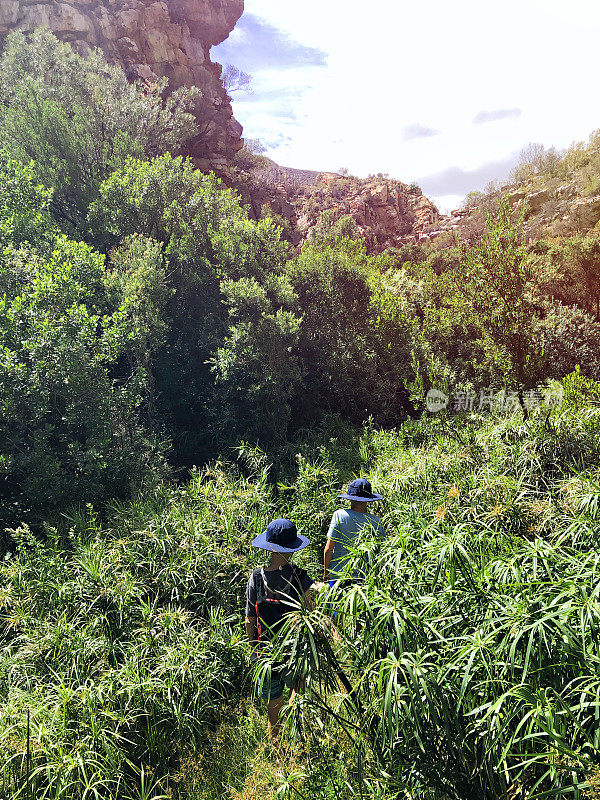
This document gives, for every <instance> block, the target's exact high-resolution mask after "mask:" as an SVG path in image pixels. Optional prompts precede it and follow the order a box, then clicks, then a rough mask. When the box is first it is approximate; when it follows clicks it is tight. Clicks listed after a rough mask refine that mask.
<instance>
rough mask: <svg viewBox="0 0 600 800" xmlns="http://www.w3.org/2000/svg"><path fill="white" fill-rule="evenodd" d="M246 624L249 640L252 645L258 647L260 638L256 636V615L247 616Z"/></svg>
mask: <svg viewBox="0 0 600 800" xmlns="http://www.w3.org/2000/svg"><path fill="white" fill-rule="evenodd" d="M245 624H246V636H247V637H248V641H249V642H250V644H251V645H252V647H256V646H257V645H258V639H257V638H256V632H257V628H256V617H246V620H245Z"/></svg>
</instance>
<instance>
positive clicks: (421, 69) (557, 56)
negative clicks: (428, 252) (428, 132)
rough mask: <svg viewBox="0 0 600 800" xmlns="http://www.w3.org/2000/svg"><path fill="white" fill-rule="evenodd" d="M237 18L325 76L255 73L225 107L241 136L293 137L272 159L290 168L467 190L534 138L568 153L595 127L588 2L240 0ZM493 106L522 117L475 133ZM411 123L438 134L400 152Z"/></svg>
mask: <svg viewBox="0 0 600 800" xmlns="http://www.w3.org/2000/svg"><path fill="white" fill-rule="evenodd" d="M246 13H249V14H251V15H254V16H258V17H261V18H262V19H264V20H266V21H267V22H268V23H270V25H271V26H273V27H274V28H277V29H280V30H281V31H283V32H284V33H286V34H288V36H289V37H291V38H292V39H293V40H295V41H296V42H297V43H298V44H299V45H301V46H303V47H304V48H314V49H315V50H316V51H324V52H325V53H326V54H327V57H326V59H323V63H324V65H323V66H318V65H317V64H316V61H315V63H313V64H309V65H308V66H306V67H303V66H302V65H298V66H291V67H288V68H286V69H285V70H278V69H276V68H273V67H272V66H271V67H269V68H266V69H264V70H261V69H257V70H256V71H255V72H254V76H255V91H256V97H255V98H254V100H253V101H248V100H247V99H244V98H243V97H240V98H238V99H236V100H235V101H234V111H235V113H236V116H237V117H238V119H240V121H241V122H242V123H243V124H244V126H245V130H246V134H247V135H248V136H250V137H255V136H262V137H265V134H266V133H268V134H269V137H268V138H269V140H270V141H273V142H275V141H277V140H278V136H279V135H280V134H281V135H284V136H286V137H290V140H289V141H288V140H287V139H286V140H285V141H284V143H283V144H281V145H279V146H278V147H275V148H273V149H271V150H270V152H269V155H271V156H272V157H273V158H275V159H276V160H278V161H280V162H281V163H284V164H286V165H289V166H297V167H304V168H312V169H331V170H333V169H336V168H338V167H340V166H346V167H348V168H349V169H350V171H351V172H354V173H355V174H358V175H367V174H369V173H373V172H388V173H390V174H391V175H393V176H394V177H397V178H399V179H400V180H406V181H410V180H413V179H417V180H418V178H419V177H422V176H431V175H434V174H436V173H443V171H444V170H448V169H450V168H454V169H458V170H461V171H462V172H463V173H466V174H469V173H472V174H473V176H474V178H473V179H474V180H475V179H476V176H477V175H478V174H479V173H480V172H481V169H482V167H483V166H484V165H487V164H489V163H491V162H495V161H498V162H501V161H503V160H506V159H507V158H508V156H509V154H512V153H514V152H518V151H519V150H520V149H521V148H522V147H523V146H525V145H526V144H527V143H528V142H530V141H536V142H543V143H544V144H547V145H551V144H554V145H556V146H558V147H564V146H567V145H568V144H569V143H570V142H571V141H572V140H577V139H584V138H586V137H587V135H588V134H589V133H590V132H591V131H592V130H593V129H594V128H596V127H598V126H599V125H600V119H599V118H598V115H597V110H596V107H595V106H596V104H595V102H594V99H595V97H596V91H597V89H596V74H597V56H596V53H597V40H598V35H599V34H600V4H597V2H596V0H570V2H569V3H568V4H565V3H563V2H562V0H505V2H504V3H503V4H502V5H497V4H490V3H481V0H454V2H452V3H448V2H447V0H430V1H429V2H428V3H427V4H424V3H423V4H418V3H414V2H412V1H411V2H410V3H409V2H408V1H407V0H371V2H370V3H369V4H368V5H364V4H360V5H359V4H357V3H352V2H349V0H325V1H324V0H303V2H302V3H291V2H282V1H281V0H246ZM228 44H231V48H230V51H229V56H230V58H231V60H233V59H234V57H235V52H236V50H235V46H234V45H235V36H234V38H233V39H231V40H230V42H229V43H228ZM243 44H244V47H245V48H248V47H249V46H250V47H251V46H252V43H251V41H248V38H247V35H246V36H245V37H244V42H243ZM262 46H265V41H263V42H262ZM307 52H308V51H307ZM234 63H235V61H234ZM240 66H242V67H243V65H240ZM263 90H264V91H270V92H271V94H270V100H269V102H268V103H267V102H265V103H262V102H261V99H260V92H261V91H263ZM277 91H279V92H280V96H281V103H280V104H278V103H277V102H275V100H274V97H273V92H275V93H277ZM286 98H287V100H286ZM269 103H270V104H271V105H269ZM282 107H283V108H284V109H285V108H286V107H287V108H288V109H290V108H291V110H292V111H293V114H292V116H287V117H286V116H284V115H281V116H278V115H277V110H278V108H279V111H281V108H282ZM494 109H509V110H510V109H521V110H522V113H521V114H520V115H516V114H514V115H512V116H506V117H505V118H504V119H498V120H496V121H494V122H489V123H488V124H485V125H473V119H474V118H475V117H476V116H477V115H478V114H480V113H481V112H482V111H486V110H488V111H489V110H492V111H493V110H494ZM294 116H295V118H294ZM415 121H419V122H420V123H421V124H422V125H423V126H426V127H427V128H430V129H434V130H438V131H440V132H441V133H440V134H439V135H437V136H435V137H433V136H432V137H428V138H415V139H410V140H407V141H403V131H404V130H405V129H406V128H409V127H410V126H412V125H414V124H415ZM265 138H266V137H265ZM478 171H479V172H478ZM470 188H477V187H476V186H471V187H470ZM439 197H442V195H439Z"/></svg>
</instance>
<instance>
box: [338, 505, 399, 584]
mask: <svg viewBox="0 0 600 800" xmlns="http://www.w3.org/2000/svg"><path fill="white" fill-rule="evenodd" d="M365 527H366V528H367V529H369V528H370V529H371V530H372V531H373V535H374V536H376V537H377V538H379V539H383V537H384V536H385V530H384V527H383V524H382V522H381V520H380V519H379V517H378V516H377V514H363V513H361V512H360V511H352V510H351V509H349V508H348V509H346V508H338V510H337V511H336V512H335V513H334V515H333V517H332V518H331V523H330V525H329V530H328V531H327V538H328V539H333V541H334V546H333V556H332V557H331V564H330V565H329V575H330V578H332V579H334V578H336V577H337V576H338V574H341V573H342V572H343V571H344V567H345V564H346V559H347V558H348V547H352V546H353V545H354V540H355V539H356V537H357V535H358V534H359V533H360V531H361V530H363V528H365Z"/></svg>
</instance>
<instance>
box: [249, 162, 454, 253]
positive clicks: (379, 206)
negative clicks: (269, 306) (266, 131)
mask: <svg viewBox="0 0 600 800" xmlns="http://www.w3.org/2000/svg"><path fill="white" fill-rule="evenodd" d="M247 200H248V201H249V202H250V203H251V206H252V210H253V212H254V215H255V216H259V215H260V214H261V212H262V209H263V207H264V206H267V207H269V208H270V210H271V211H273V212H275V213H276V214H278V215H280V216H282V217H284V218H285V219H287V220H288V221H289V223H290V227H291V230H292V238H293V243H294V244H296V245H297V244H300V243H301V242H302V241H304V240H305V239H307V238H310V236H311V233H312V230H313V229H314V227H315V226H316V225H317V223H318V221H319V218H320V216H321V214H322V213H323V212H327V213H328V215H329V217H330V219H331V221H333V222H334V221H337V220H339V219H340V218H342V217H350V218H351V219H352V223H351V224H353V227H354V232H355V234H356V235H357V236H360V237H362V238H364V239H365V241H366V244H367V248H368V249H369V250H370V251H371V252H380V251H382V250H384V249H385V248H387V247H400V246H402V245H404V244H407V243H408V242H414V241H418V240H419V239H420V238H422V237H423V236H424V235H425V231H426V230H428V229H429V228H431V226H434V225H435V224H436V223H437V221H438V218H439V212H438V210H437V208H436V206H435V205H434V204H433V203H432V202H431V200H429V198H427V197H425V196H424V195H423V192H422V191H421V189H420V188H419V187H418V186H416V185H415V184H411V185H408V184H406V183H402V182H401V181H396V180H392V179H391V178H387V177H382V176H378V177H371V178H367V179H360V178H355V177H354V176H349V175H340V174H337V173H329V172H323V173H318V172H311V171H309V170H295V169H289V168H285V167H277V166H274V167H272V168H271V169H270V170H268V171H267V172H266V173H265V174H264V175H263V176H262V177H261V175H260V174H259V175H257V176H255V178H254V184H253V187H252V190H251V192H250V193H249V196H248V198H247Z"/></svg>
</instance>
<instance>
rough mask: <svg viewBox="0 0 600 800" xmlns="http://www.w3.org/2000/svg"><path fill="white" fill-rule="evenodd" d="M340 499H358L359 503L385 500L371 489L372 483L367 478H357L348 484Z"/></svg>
mask: <svg viewBox="0 0 600 800" xmlns="http://www.w3.org/2000/svg"><path fill="white" fill-rule="evenodd" d="M338 497H339V498H340V500H342V499H343V500H356V501H357V502H358V503H374V502H375V500H383V496H382V495H380V494H377V493H376V492H372V491H371V484H370V483H369V481H368V480H366V479H365V478H357V479H356V480H355V481H352V483H351V484H349V485H348V489H347V490H346V493H345V494H339V495H338Z"/></svg>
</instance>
